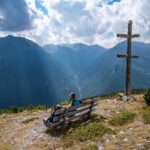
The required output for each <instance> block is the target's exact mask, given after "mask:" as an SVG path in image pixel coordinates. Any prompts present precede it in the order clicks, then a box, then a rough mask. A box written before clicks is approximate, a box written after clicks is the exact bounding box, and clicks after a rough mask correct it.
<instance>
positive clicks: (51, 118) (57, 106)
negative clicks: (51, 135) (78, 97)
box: [46, 104, 62, 123]
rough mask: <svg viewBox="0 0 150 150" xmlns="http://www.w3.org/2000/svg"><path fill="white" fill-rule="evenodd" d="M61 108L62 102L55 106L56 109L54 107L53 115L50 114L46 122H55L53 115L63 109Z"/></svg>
mask: <svg viewBox="0 0 150 150" xmlns="http://www.w3.org/2000/svg"><path fill="white" fill-rule="evenodd" d="M61 109H62V107H61V105H60V104H57V105H56V106H55V107H54V109H52V111H51V115H50V117H49V118H48V119H47V120H46V123H47V122H53V117H54V116H55V115H56V114H55V112H56V111H57V110H61Z"/></svg>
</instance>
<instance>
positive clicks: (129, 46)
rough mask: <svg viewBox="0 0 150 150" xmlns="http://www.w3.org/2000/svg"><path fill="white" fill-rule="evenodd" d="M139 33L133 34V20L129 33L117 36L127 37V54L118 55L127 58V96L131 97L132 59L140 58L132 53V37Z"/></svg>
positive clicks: (137, 35)
mask: <svg viewBox="0 0 150 150" xmlns="http://www.w3.org/2000/svg"><path fill="white" fill-rule="evenodd" d="M139 36H140V35H139V34H133V35H132V21H131V20H130V21H129V22H128V34H117V37H121V38H127V54H126V55H120V54H118V55H117V57H119V58H126V60H127V62H126V92H125V94H126V96H127V97H129V95H130V88H131V59H132V58H139V57H138V56H133V55H132V50H131V49H132V38H135V37H139Z"/></svg>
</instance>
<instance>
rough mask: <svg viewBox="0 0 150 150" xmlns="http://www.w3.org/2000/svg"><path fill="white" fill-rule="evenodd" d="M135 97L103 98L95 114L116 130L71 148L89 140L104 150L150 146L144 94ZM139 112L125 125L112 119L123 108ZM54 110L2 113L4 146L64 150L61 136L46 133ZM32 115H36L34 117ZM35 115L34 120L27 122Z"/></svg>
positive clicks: (0, 141) (0, 145) (0, 131)
mask: <svg viewBox="0 0 150 150" xmlns="http://www.w3.org/2000/svg"><path fill="white" fill-rule="evenodd" d="M134 97H135V100H134V101H129V102H126V103H124V102H122V101H117V100H116V99H115V98H112V99H104V100H100V101H99V104H98V107H97V109H96V110H95V112H94V113H95V114H97V115H98V116H102V117H103V118H105V119H104V120H103V121H102V123H103V124H104V125H106V126H107V127H109V128H111V129H113V130H114V131H115V132H116V134H113V135H107V134H105V135H104V136H103V137H102V139H99V141H86V142H82V143H77V144H75V145H73V146H72V147H70V148H68V149H71V150H72V149H73V150H74V149H75V150H78V149H79V150H80V149H86V148H87V147H88V145H89V144H95V145H96V146H97V147H98V149H101V150H102V149H103V150H142V149H143V150H148V149H150V125H149V124H144V122H143V119H142V114H141V112H142V109H143V106H145V102H144V100H143V95H134ZM125 110H128V111H131V112H134V113H136V117H135V119H134V122H131V123H128V124H125V125H123V126H117V127H116V126H112V125H110V124H109V123H108V121H109V120H110V119H111V117H112V116H114V115H115V114H117V113H120V112H122V111H125ZM49 114H50V111H49V110H48V111H46V110H45V111H42V110H39V111H36V112H26V111H24V112H22V113H20V114H16V115H15V114H12V115H1V116H0V149H1V150H5V149H8V150H9V149H10V150H17V149H19V150H21V149H27V150H30V149H31V150H34V149H35V150H37V149H39V150H44V149H45V150H47V149H48V150H55V149H57V150H63V149H66V148H64V147H63V144H62V142H61V140H60V136H52V135H50V134H47V133H46V128H45V127H44V125H43V122H42V120H43V118H47V117H48V116H49ZM32 118H34V119H33V120H32ZM28 119H31V121H30V122H27V123H23V122H24V121H25V120H28Z"/></svg>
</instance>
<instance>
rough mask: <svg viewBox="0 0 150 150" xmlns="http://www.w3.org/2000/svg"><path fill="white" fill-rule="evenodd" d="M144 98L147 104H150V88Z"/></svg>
mask: <svg viewBox="0 0 150 150" xmlns="http://www.w3.org/2000/svg"><path fill="white" fill-rule="evenodd" d="M144 99H145V101H146V103H147V105H148V106H150V89H148V91H147V92H146V94H145V95H144Z"/></svg>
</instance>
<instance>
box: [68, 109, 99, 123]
mask: <svg viewBox="0 0 150 150" xmlns="http://www.w3.org/2000/svg"><path fill="white" fill-rule="evenodd" d="M95 109H96V106H95V107H93V108H92V111H93V110H95ZM89 112H90V109H88V110H85V111H83V112H82V113H77V114H75V115H74V116H72V117H67V121H71V120H73V119H75V118H78V117H81V116H84V115H85V114H88V113H89Z"/></svg>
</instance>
